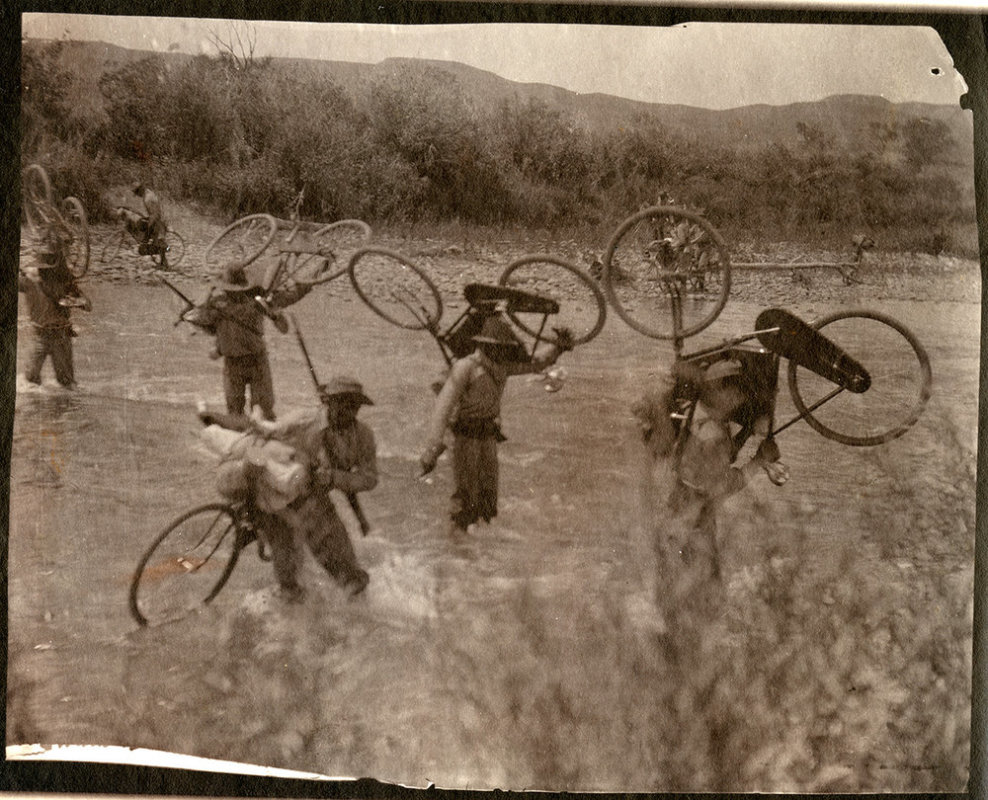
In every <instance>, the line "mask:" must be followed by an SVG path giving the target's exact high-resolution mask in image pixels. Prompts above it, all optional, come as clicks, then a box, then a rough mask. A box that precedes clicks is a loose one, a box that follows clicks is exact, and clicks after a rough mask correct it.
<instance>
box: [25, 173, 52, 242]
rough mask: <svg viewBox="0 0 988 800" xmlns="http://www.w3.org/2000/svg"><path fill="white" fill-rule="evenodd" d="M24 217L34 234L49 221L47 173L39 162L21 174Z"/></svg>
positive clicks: (50, 199)
mask: <svg viewBox="0 0 988 800" xmlns="http://www.w3.org/2000/svg"><path fill="white" fill-rule="evenodd" d="M21 196H22V198H23V202H24V218H25V220H26V222H27V224H28V227H29V228H30V229H31V232H32V233H34V234H35V235H38V234H40V233H41V228H42V226H44V225H45V224H47V223H48V222H50V221H51V208H52V193H51V181H49V180H48V173H47V172H45V170H44V167H42V166H41V165H40V164H31V165H30V166H28V167H26V168H25V169H24V172H23V173H22V174H21Z"/></svg>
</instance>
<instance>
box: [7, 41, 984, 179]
mask: <svg viewBox="0 0 988 800" xmlns="http://www.w3.org/2000/svg"><path fill="white" fill-rule="evenodd" d="M43 44H44V42H43V41H42V40H27V41H25V43H24V47H25V48H30V47H39V46H41V45H43ZM151 55H157V56H159V57H161V58H162V59H164V60H165V61H166V63H172V64H175V65H178V64H181V63H184V62H186V61H188V60H189V59H191V58H193V56H191V55H188V54H185V53H178V52H174V51H172V52H163V53H162V52H151V51H142V50H131V49H127V48H122V47H118V46H116V45H112V44H107V43H103V42H77V41H72V42H65V44H64V48H63V51H62V54H61V63H62V65H63V66H65V67H67V68H69V69H70V70H71V71H72V72H73V74H74V75H75V76H76V77H75V79H76V82H77V86H76V87H75V88H76V93H75V94H76V97H77V99H78V102H80V103H82V104H85V105H92V106H93V107H98V106H99V105H100V96H99V89H98V84H99V78H100V76H101V75H102V74H104V73H105V72H108V71H113V70H116V69H119V68H120V67H122V66H124V65H125V64H127V63H131V62H133V61H136V60H139V59H141V58H145V57H148V56H151ZM271 63H272V65H273V66H274V67H275V68H276V69H279V70H285V71H298V72H301V73H307V74H310V75H313V76H319V77H322V78H329V79H331V80H333V81H334V82H336V83H337V84H339V85H340V87H341V88H343V89H344V90H345V91H346V92H347V93H349V94H350V95H351V96H352V97H354V98H355V99H357V100H359V99H361V98H362V97H365V96H366V94H367V93H368V92H369V91H370V87H371V86H372V85H373V84H374V83H375V82H376V81H379V80H381V79H384V78H387V77H389V76H397V75H399V74H413V75H415V74H418V75H422V76H423V77H425V76H426V75H427V73H429V72H430V71H437V70H438V71H441V72H443V73H446V74H447V75H448V76H450V77H451V78H452V80H453V82H454V83H455V85H456V87H457V89H458V90H459V91H460V92H462V94H463V95H464V97H466V98H467V99H468V100H471V101H472V102H474V103H476V104H477V105H478V106H483V107H487V108H492V107H496V105H497V104H499V103H501V102H504V101H507V102H518V103H521V104H525V103H527V102H529V101H535V102H541V103H545V104H546V106H547V107H549V108H550V109H554V110H557V111H559V112H560V113H562V114H564V115H567V116H568V117H570V118H572V119H573V120H574V122H575V123H576V124H579V125H581V126H582V127H585V128H588V129H591V130H598V131H610V130H614V129H615V128H617V129H621V128H627V127H631V126H634V125H635V124H636V120H637V119H638V118H639V117H640V116H641V115H643V114H645V115H652V116H654V117H655V118H656V120H657V121H658V122H659V123H660V124H661V125H662V126H663V127H664V128H665V129H666V130H668V131H669V132H670V133H674V134H678V135H680V136H684V137H686V138H687V139H693V138H695V139H696V140H697V141H703V142H707V143H710V144H714V145H719V146H725V147H735V148H740V149H747V148H754V147H761V146H764V145H766V144H769V143H771V142H777V143H780V144H793V143H795V142H797V141H798V140H799V138H800V137H799V133H798V130H797V123H800V122H802V123H805V124H806V125H809V126H812V127H814V128H818V129H820V130H821V131H823V132H824V133H825V134H826V135H827V136H830V137H833V140H834V141H835V142H836V143H837V144H840V145H843V146H847V147H850V148H852V149H853V148H854V146H855V142H856V141H857V140H858V139H860V137H863V136H865V135H866V134H867V132H868V130H869V128H870V126H871V125H872V123H878V124H882V123H884V124H892V123H901V122H903V121H905V120H907V119H909V118H912V117H920V118H928V119H931V120H940V121H943V122H944V123H946V124H947V125H948V127H949V129H950V131H951V132H952V133H953V135H954V139H955V141H956V149H955V152H954V153H952V154H951V157H950V160H951V161H953V162H954V163H955V164H957V165H958V166H967V165H969V164H973V157H974V155H973V122H972V117H971V114H970V112H967V111H964V110H963V109H961V108H960V107H959V106H950V105H934V104H928V103H892V102H890V101H888V100H886V99H884V98H882V97H877V96H869V95H834V96H831V97H827V98H824V99H823V100H818V101H807V102H799V103H791V104H787V105H780V106H774V105H767V104H756V105H748V106H741V107H738V108H732V109H725V110H717V109H706V108H700V107H695V106H687V105H682V104H664V103H649V102H644V101H640V100H630V99H627V98H621V97H617V96H614V95H608V94H600V93H589V94H580V93H577V92H573V91H571V90H568V89H564V88H561V87H558V86H552V85H549V84H544V83H522V82H517V81H510V80H507V79H506V78H502V77H500V76H498V75H496V74H494V73H492V72H489V71H487V70H483V69H480V68H477V67H472V66H469V65H466V64H462V63H459V62H453V61H437V60H428V59H412V58H399V57H392V58H387V59H384V60H383V61H381V62H378V63H376V64H365V63H357V62H349V61H332V60H316V59H298V58H272V59H271Z"/></svg>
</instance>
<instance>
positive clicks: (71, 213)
mask: <svg viewBox="0 0 988 800" xmlns="http://www.w3.org/2000/svg"><path fill="white" fill-rule="evenodd" d="M62 210H63V213H62V222H63V223H64V225H65V227H66V228H67V229H68V233H69V236H68V240H69V241H68V253H67V254H66V261H67V263H68V267H69V272H71V273H72V274H73V275H74V276H75V277H76V278H81V277H82V276H83V275H85V274H86V272H87V271H88V270H89V223H88V221H87V220H86V209H85V207H83V205H82V201H81V200H79V198H78V197H66V198H65V199H64V200H63V201H62Z"/></svg>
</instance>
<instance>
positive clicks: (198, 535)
mask: <svg viewBox="0 0 988 800" xmlns="http://www.w3.org/2000/svg"><path fill="white" fill-rule="evenodd" d="M203 529H204V530H203ZM241 549H242V545H241V543H240V536H239V527H238V524H237V511H236V509H234V508H233V506H231V505H229V504H227V503H206V504H205V505H201V506H196V507H195V508H191V509H189V510H188V511H186V512H185V513H183V514H181V515H179V516H178V517H176V518H175V519H174V520H172V521H171V522H170V523H169V524H168V526H167V527H166V528H165V529H164V530H163V531H162V532H161V533H160V534H158V536H157V537H156V538H155V540H154V541H153V542H152V543H151V546H150V547H148V549H147V550H146V551H145V552H144V555H142V556H141V560H140V561H139V562H138V564H137V569H136V570H135V571H134V576H133V578H132V579H131V583H130V594H129V605H130V613H131V616H133V617H134V619H135V620H136V621H137V624H138V625H141V626H144V625H149V624H160V623H162V622H169V621H172V620H174V619H178V618H180V617H182V616H185V615H186V614H188V613H189V612H191V611H194V610H195V609H196V608H198V607H199V606H201V605H204V604H207V603H209V602H211V601H212V600H213V599H214V598H215V597H216V595H217V594H219V592H220V590H221V589H222V588H223V587H224V586H225V585H226V582H227V581H228V580H229V579H230V575H231V573H232V572H233V568H234V567H235V566H236V564H237V559H238V558H239V557H240V550H241ZM196 562H197V563H196ZM207 564H209V565H210V566H209V568H208V569H205V570H204V569H203V567H205V566H206V565H207Z"/></svg>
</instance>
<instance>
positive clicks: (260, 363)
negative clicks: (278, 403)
mask: <svg viewBox="0 0 988 800" xmlns="http://www.w3.org/2000/svg"><path fill="white" fill-rule="evenodd" d="M250 402H251V405H252V406H260V408H261V413H262V414H263V415H264V419H267V420H273V419H274V381H273V379H272V378H271V363H270V362H269V361H268V356H267V354H266V353H262V354H261V355H259V356H258V357H257V361H256V363H255V364H254V369H253V371H252V374H251V381H250Z"/></svg>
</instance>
